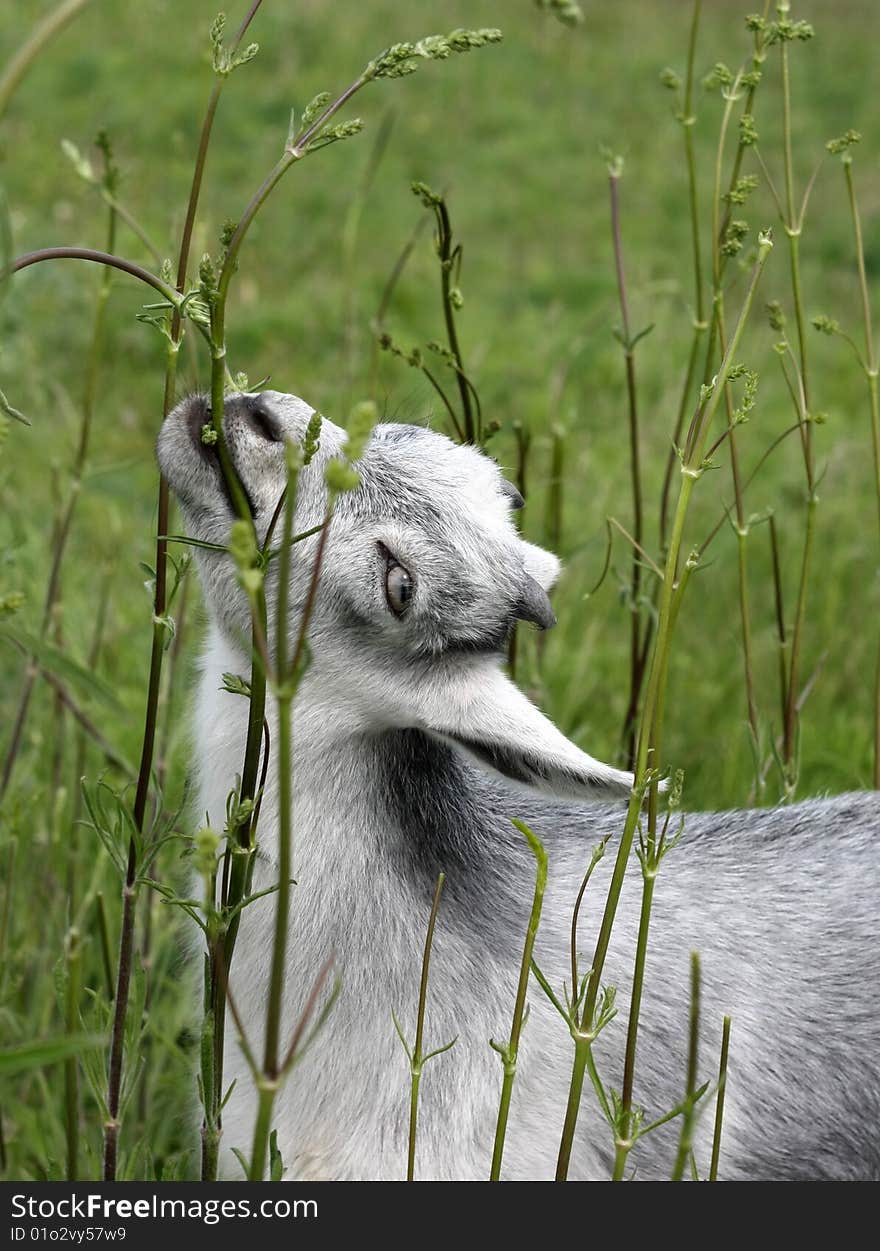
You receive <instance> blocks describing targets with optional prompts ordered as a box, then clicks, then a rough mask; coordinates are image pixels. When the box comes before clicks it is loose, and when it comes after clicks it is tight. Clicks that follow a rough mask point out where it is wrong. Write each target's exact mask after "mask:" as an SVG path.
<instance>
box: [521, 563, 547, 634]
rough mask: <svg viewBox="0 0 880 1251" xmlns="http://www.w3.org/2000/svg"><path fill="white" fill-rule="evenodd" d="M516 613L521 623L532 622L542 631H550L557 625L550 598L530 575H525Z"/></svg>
mask: <svg viewBox="0 0 880 1251" xmlns="http://www.w3.org/2000/svg"><path fill="white" fill-rule="evenodd" d="M514 612H515V614H516V616H517V619H518V620H519V621H531V622H532V624H533V625H536V626H537V627H538V628H539V629H540V630H549V629H550V628H551V627H552V626H555V625H556V614H555V613H554V611H553V609H552V607H551V606H550V597H549V596H548V594H547V592H546V591H545V590H544V588H543V587H542V586H540V585H539V583H537V582H536V581H535V579H534V578H533V577H532V576H531V574H529V573H527V574H526V575H525V582H524V583H523V588H522V592H521V594H520V597H519V600H518V601H517V603H516V605H515V607H514Z"/></svg>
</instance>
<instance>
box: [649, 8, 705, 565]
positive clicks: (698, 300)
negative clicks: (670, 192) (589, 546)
mask: <svg viewBox="0 0 880 1251" xmlns="http://www.w3.org/2000/svg"><path fill="white" fill-rule="evenodd" d="M701 7H702V5H701V0H694V8H693V13H692V16H691V29H690V38H689V40H688V58H687V71H686V74H685V88H684V107H683V109H682V116H681V127H682V137H683V140H684V158H685V164H686V165H687V174H688V216H689V219H690V228H691V253H692V256H693V266H694V315H693V331H694V333H693V338H692V339H691V349H690V352H689V354H688V363H687V369H686V370H685V376H684V382H683V384H682V388H681V398H680V400H679V404H678V412H677V413H676V416H675V426H674V429H673V434H672V444H671V446H670V449H669V453H668V455H667V457H666V468H665V470H664V474H663V487H662V490H661V493H660V550H661V551H665V549H666V526H667V520H668V516H669V491H670V488H671V486H672V473H673V470H674V468H675V448H676V446H677V445H678V442H679V440H680V438H681V431H682V427H683V426H684V418H685V413H686V412H687V407H688V402H689V400H690V395H691V389H692V387H693V381H694V373H695V371H696V366H697V358H698V356H699V352H700V342H701V340H702V337H703V335H704V334H705V332H706V329H707V322H706V309H705V297H704V293H703V260H702V248H701V244H700V208H699V198H698V194H697V163H696V158H695V156H694V126H695V125H696V120H697V119H696V117H694V115H693V95H694V59H695V56H696V49H697V32H698V30H699V25H700V9H701Z"/></svg>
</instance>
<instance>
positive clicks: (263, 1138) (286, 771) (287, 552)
mask: <svg viewBox="0 0 880 1251" xmlns="http://www.w3.org/2000/svg"><path fill="white" fill-rule="evenodd" d="M295 487H296V478H295V475H293V474H289V475H288V483H287V497H286V507H285V510H284V535H283V539H282V544H281V552H280V555H279V572H278V577H279V585H278V601H277V614H278V615H277V627H276V633H277V637H276V671H275V697H276V702H277V707H278V841H279V847H278V875H279V882H278V890H277V892H276V911H275V932H274V939H273V943H272V963H271V969H270V974H269V997H268V1004H267V1010H266V1041H265V1051H264V1058H263V1071H262V1073H261V1074H260V1079H259V1082H258V1089H259V1091H260V1104H259V1110H258V1116H257V1122H256V1125H255V1127H254V1142H253V1150H252V1152H251V1164H250V1174H249V1177H250V1180H251V1181H261V1180H262V1179H263V1174H264V1172H265V1167H266V1157H267V1154H268V1149H269V1137H268V1136H269V1133H270V1131H271V1116H272V1107H273V1105H274V1101H275V1095H276V1094H277V1092H278V1090H280V1088H281V1084H282V1082H283V1080H284V1077H285V1074H286V1071H287V1069H288V1068H289V1067H290V1065H291V1064H292V1063H293V1059H294V1053H295V1051H296V1046H297V1042H298V1039H299V1036H300V1033H301V1030H302V1029H303V1028H304V1024H305V1021H306V1019H307V1017H308V1016H309V1015H310V1014H311V1011H312V1008H313V1007H314V1003H313V1002H312V1001H311V1000H310V1002H309V1005H308V1006H307V1009H306V1012H305V1013H304V1016H303V1020H302V1021H301V1022H300V1027H299V1028H298V1029H297V1031H296V1033H295V1035H294V1041H293V1042H292V1043H291V1044H290V1047H289V1049H288V1051H287V1055H286V1058H285V1060H284V1062H283V1064H279V1055H280V1034H281V1010H282V1005H283V993H284V969H285V963H286V955H287V932H288V925H289V912H290V877H291V872H292V864H293V753H292V728H291V715H292V710H293V699H294V696H295V695H296V690H297V687H298V685H299V680H300V677H301V674H302V665H303V661H304V658H305V645H306V634H307V631H308V627H309V622H310V620H311V615H312V611H313V609H314V606H315V598H316V596H317V591H318V583H319V580H320V576H321V565H322V563H323V559H324V550H325V545H326V542H327V534H328V532H329V529H330V520H331V516H332V510H333V503H334V500H333V497H332V495H331V498H330V502H329V504H328V509H327V514H326V517H325V521H324V525H323V527H322V529H321V533H320V536H319V538H318V544H317V547H316V549H315V559H314V563H313V565H312V575H311V579H310V581H309V588H308V591H307V593H306V598H305V602H304V604H303V609H302V619H301V621H300V627H299V633H298V635H297V641H296V645H295V647H294V650H293V656H292V658H291V660H290V662H289V663H288V660H287V617H288V603H289V583H290V563H291V553H292V549H293V544H292V538H293V514H294V508H295V502H296V501H295ZM240 915H241V913H240V912H239V914H238V916H240ZM226 967H227V968H228V965H227V966H226ZM328 967H329V966H328ZM326 972H327V968H325V970H324V972H323V973H322V976H321V978H320V979H319V980H320V983H321V984H323V979H324V977H325V976H326Z"/></svg>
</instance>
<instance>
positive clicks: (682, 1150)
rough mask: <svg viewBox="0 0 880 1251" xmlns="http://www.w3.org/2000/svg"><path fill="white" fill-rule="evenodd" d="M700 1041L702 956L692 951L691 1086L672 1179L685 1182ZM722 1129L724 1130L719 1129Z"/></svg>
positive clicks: (691, 1134)
mask: <svg viewBox="0 0 880 1251" xmlns="http://www.w3.org/2000/svg"><path fill="white" fill-rule="evenodd" d="M699 1043H700V957H699V956H698V954H697V953H696V952H695V951H692V952H691V1010H690V1028H689V1030H688V1058H687V1085H686V1088H685V1101H684V1108H683V1110H682V1114H681V1137H680V1138H679V1143H678V1154H677V1155H676V1157H675V1165H674V1166H673V1169H672V1180H673V1181H681V1180H682V1179H683V1177H684V1168H685V1165H686V1164H687V1161H688V1159H689V1158H690V1154H691V1146H692V1143H693V1132H694V1122H695V1113H696V1106H697V1105H696V1098H695V1096H696V1092H697V1062H698V1059H699ZM719 1132H720V1131H719Z"/></svg>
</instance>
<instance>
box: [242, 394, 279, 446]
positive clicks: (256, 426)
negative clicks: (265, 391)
mask: <svg viewBox="0 0 880 1251" xmlns="http://www.w3.org/2000/svg"><path fill="white" fill-rule="evenodd" d="M244 412H245V417H246V418H247V421H248V424H249V425H250V426H251V428H252V429H253V430H254V432H255V433H256V434H258V435H260V437H261V438H264V439H267V440H268V441H269V442H270V443H281V442H283V435H282V433H281V423H280V422H279V420H278V418H277V417H276V416H275V414H274V413H273V412H271V410H270V409H269V405H268V403H267V401H266V400H265V399H264V398H263V396H262V395H252V396H248V398H247V400H246V402H245V406H244Z"/></svg>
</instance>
